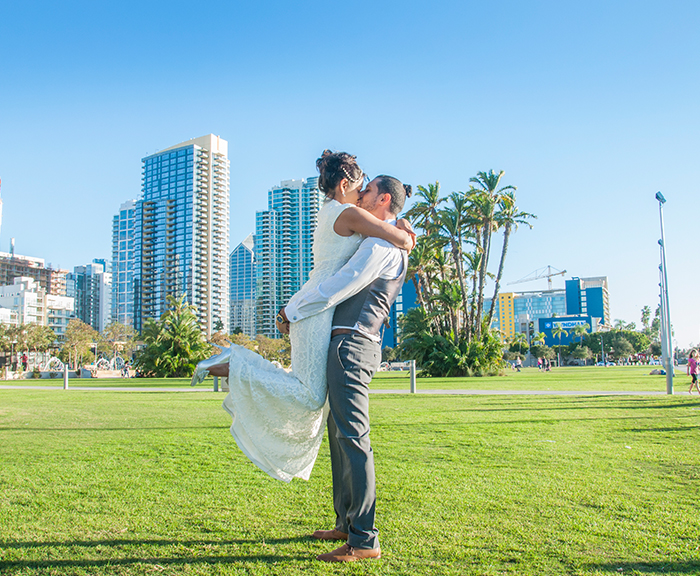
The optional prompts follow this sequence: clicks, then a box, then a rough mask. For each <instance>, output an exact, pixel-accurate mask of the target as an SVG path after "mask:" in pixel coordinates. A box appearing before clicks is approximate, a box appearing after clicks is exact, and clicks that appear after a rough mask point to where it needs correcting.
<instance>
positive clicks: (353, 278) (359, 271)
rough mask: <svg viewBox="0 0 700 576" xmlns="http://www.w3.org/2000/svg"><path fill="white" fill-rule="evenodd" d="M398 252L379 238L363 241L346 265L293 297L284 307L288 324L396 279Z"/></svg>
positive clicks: (398, 267) (399, 256)
mask: <svg viewBox="0 0 700 576" xmlns="http://www.w3.org/2000/svg"><path fill="white" fill-rule="evenodd" d="M402 266H403V257H402V255H401V250H399V249H398V248H396V247H395V246H394V245H393V244H391V243H390V242H387V241H386V240H382V239H381V238H365V239H364V240H363V241H362V244H360V247H359V248H358V249H357V252H355V254H354V255H353V257H352V258H350V260H348V262H347V264H345V266H343V267H342V268H341V269H340V270H339V271H338V272H336V273H335V274H334V275H333V276H331V277H330V278H328V279H326V280H324V281H323V282H321V283H320V284H319V285H318V286H317V287H316V288H313V289H311V290H309V291H306V292H303V293H301V292H299V293H297V294H295V295H294V296H293V297H292V299H291V300H290V301H289V304H287V306H285V313H286V315H287V318H288V319H289V321H290V322H292V323H294V322H298V321H299V320H302V319H304V318H308V317H309V316H313V315H314V314H319V313H321V312H323V311H324V310H327V309H328V308H332V307H333V306H337V305H338V304H340V303H341V302H343V301H345V300H347V299H348V298H350V297H352V296H354V295H355V294H357V293H358V292H360V291H361V290H362V289H364V288H365V287H367V286H369V285H370V284H371V283H372V282H373V281H374V280H375V279H376V278H380V277H381V278H396V277H397V276H398V275H399V274H400V273H401V272H402Z"/></svg>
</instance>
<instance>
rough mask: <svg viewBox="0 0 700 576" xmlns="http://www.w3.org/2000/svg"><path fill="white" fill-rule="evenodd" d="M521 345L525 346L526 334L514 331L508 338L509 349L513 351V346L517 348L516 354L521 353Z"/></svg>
mask: <svg viewBox="0 0 700 576" xmlns="http://www.w3.org/2000/svg"><path fill="white" fill-rule="evenodd" d="M523 346H525V347H527V336H526V335H525V334H523V333H522V332H516V333H515V334H513V336H511V339H510V351H511V352H515V350H513V348H517V349H518V354H521V353H522V348H523Z"/></svg>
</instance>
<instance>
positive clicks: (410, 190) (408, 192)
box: [403, 184, 413, 198]
mask: <svg viewBox="0 0 700 576" xmlns="http://www.w3.org/2000/svg"><path fill="white" fill-rule="evenodd" d="M403 189H404V192H405V193H406V198H410V197H411V194H413V188H411V185H410V184H404V185H403Z"/></svg>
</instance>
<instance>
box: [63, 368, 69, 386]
mask: <svg viewBox="0 0 700 576" xmlns="http://www.w3.org/2000/svg"><path fill="white" fill-rule="evenodd" d="M63 389H64V390H68V365H67V364H64V365H63Z"/></svg>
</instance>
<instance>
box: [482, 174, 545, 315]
mask: <svg viewBox="0 0 700 576" xmlns="http://www.w3.org/2000/svg"><path fill="white" fill-rule="evenodd" d="M514 191H515V187H513V190H511V191H508V192H504V193H503V194H502V196H501V199H500V202H499V209H498V212H497V213H496V221H497V222H498V225H499V226H500V227H502V228H503V247H502V249H501V260H500V262H499V264H498V272H497V274H496V284H495V287H494V289H493V298H491V306H490V308H489V313H488V316H487V317H486V318H487V320H486V324H487V326H491V320H492V318H493V311H494V309H495V306H496V301H497V300H498V292H499V289H500V285H501V278H502V277H503V268H504V265H505V262H506V254H507V252H508V242H509V240H510V234H511V232H512V231H513V230H517V229H518V225H519V224H527V225H528V226H529V227H530V228H532V224H530V223H529V222H528V219H530V218H537V216H535V215H534V214H529V213H528V212H521V210H520V208H518V207H517V206H516V205H515V192H514Z"/></svg>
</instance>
